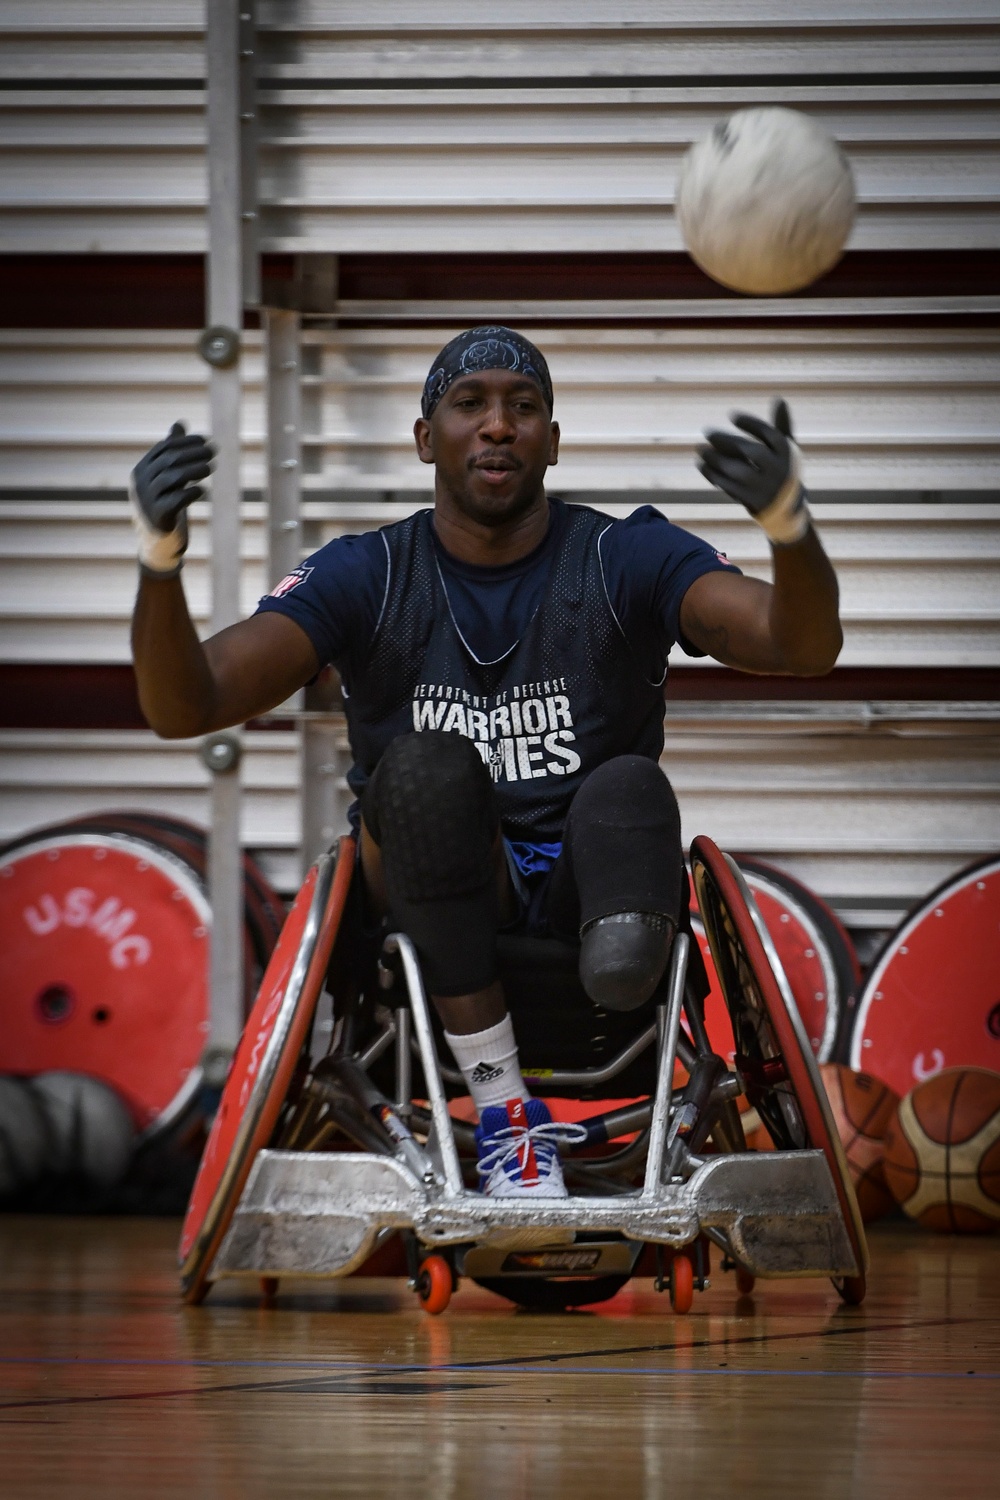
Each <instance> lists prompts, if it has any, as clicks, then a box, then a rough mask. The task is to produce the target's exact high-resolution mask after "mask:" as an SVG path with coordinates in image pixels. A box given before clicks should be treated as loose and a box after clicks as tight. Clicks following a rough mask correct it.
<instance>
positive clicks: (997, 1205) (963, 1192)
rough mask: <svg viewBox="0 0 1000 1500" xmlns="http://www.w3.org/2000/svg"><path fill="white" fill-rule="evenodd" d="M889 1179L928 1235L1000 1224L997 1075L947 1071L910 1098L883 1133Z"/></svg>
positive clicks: (999, 1085)
mask: <svg viewBox="0 0 1000 1500" xmlns="http://www.w3.org/2000/svg"><path fill="white" fill-rule="evenodd" d="M883 1165H884V1171H885V1179H886V1182H887V1183H888V1185H889V1189H890V1191H891V1192H892V1195H893V1197H894V1198H895V1199H896V1201H897V1202H898V1203H900V1204H902V1206H903V1208H904V1209H905V1210H906V1212H907V1213H908V1214H909V1215H910V1217H911V1218H913V1219H916V1220H917V1222H918V1223H919V1224H923V1225H924V1226H925V1227H926V1228H928V1229H941V1230H945V1231H950V1232H951V1233H952V1234H984V1233H986V1232H988V1231H989V1230H991V1229H996V1228H997V1226H998V1225H1000V1073H991V1072H989V1071H988V1070H987V1069H986V1068H946V1069H945V1070H944V1072H943V1073H936V1074H935V1075H934V1077H933V1078H928V1079H926V1080H925V1081H924V1082H923V1083H921V1084H918V1086H917V1087H916V1088H915V1089H912V1090H911V1091H910V1093H908V1094H907V1096H906V1098H905V1099H904V1100H903V1101H902V1103H901V1104H900V1106H899V1108H898V1110H897V1111H896V1114H895V1116H894V1118H893V1120H892V1121H891V1123H890V1125H889V1129H888V1130H887V1131H886V1137H885V1159H884V1164H883Z"/></svg>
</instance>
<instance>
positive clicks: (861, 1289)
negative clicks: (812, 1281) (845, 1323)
mask: <svg viewBox="0 0 1000 1500" xmlns="http://www.w3.org/2000/svg"><path fill="white" fill-rule="evenodd" d="M831 1279H832V1281H833V1284H834V1286H835V1287H836V1288H837V1292H838V1294H839V1296H840V1298H841V1300H842V1301H844V1302H846V1303H847V1305H848V1307H860V1306H861V1304H862V1302H863V1301H864V1300H865V1292H866V1291H867V1290H868V1284H867V1282H866V1280H865V1278H864V1276H834V1277H832V1278H831Z"/></svg>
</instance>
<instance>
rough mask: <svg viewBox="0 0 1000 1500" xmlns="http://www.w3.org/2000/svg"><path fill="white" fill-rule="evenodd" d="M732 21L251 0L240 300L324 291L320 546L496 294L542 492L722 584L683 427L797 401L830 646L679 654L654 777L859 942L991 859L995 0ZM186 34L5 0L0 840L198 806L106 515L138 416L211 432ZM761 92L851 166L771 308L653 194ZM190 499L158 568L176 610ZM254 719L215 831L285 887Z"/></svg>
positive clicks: (161, 20)
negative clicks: (618, 519)
mask: <svg viewBox="0 0 1000 1500" xmlns="http://www.w3.org/2000/svg"><path fill="white" fill-rule="evenodd" d="M758 9H759V8H758V7H754V6H746V7H739V8H738V12H737V15H736V17H735V19H734V7H733V6H732V4H723V3H721V0H718V3H716V4H714V5H703V6H700V7H698V10H697V15H696V16H695V17H692V12H691V9H690V7H689V6H685V7H681V6H680V5H679V4H677V3H672V0H662V3H656V4H651V3H650V4H637V3H632V4H629V5H626V6H625V7H624V8H622V7H619V15H618V19H616V21H614V22H608V21H607V20H606V19H605V17H606V16H607V10H606V7H598V6H597V5H596V3H592V0H582V3H581V0H576V3H574V4H573V5H572V6H570V5H568V4H562V3H554V0H552V3H549V4H548V5H546V6H544V7H541V8H540V7H538V6H537V5H534V4H532V5H529V4H527V3H520V4H519V3H515V0H511V3H510V4H508V5H507V6H506V7H505V8H504V12H503V15H502V18H501V19H499V20H497V21H496V22H493V21H492V20H490V18H488V17H487V18H486V19H485V20H481V19H479V18H478V17H477V18H475V19H474V21H473V20H470V13H469V8H468V7H467V6H459V5H457V4H455V3H444V4H439V5H438V6H436V7H434V10H433V18H432V24H431V23H429V21H428V14H429V12H428V7H426V6H418V5H416V4H415V3H404V0H384V3H368V4H366V5H364V6H361V5H357V4H352V3H343V4H336V3H333V0H301V3H290V0H282V3H279V0H273V3H271V4H263V3H260V4H258V5H257V21H258V56H257V59H256V62H257V68H258V90H259V92H258V106H259V108H258V120H257V121H256V122H255V123H256V127H257V128H258V130H259V139H258V148H259V156H258V163H257V172H256V174H255V181H256V192H257V202H256V206H255V208H254V210H253V211H254V212H256V213H257V214H258V216H259V218H258V223H259V228H260V247H261V250H262V252H263V253H264V256H265V261H264V279H265V295H266V296H267V297H268V298H269V299H270V300H272V301H275V302H281V301H286V302H293V303H295V304H296V305H299V306H305V307H306V308H307V309H308V308H312V309H313V310H314V313H315V315H314V316H313V317H312V319H311V320H309V321H308V322H307V326H306V331H305V333H304V336H303V341H302V411H303V424H304V432H303V451H302V457H303V470H304V473H303V491H304V497H305V508H304V518H305V534H306V535H305V539H306V544H307V547H308V548H309V549H310V550H311V549H312V548H313V547H315V546H317V545H319V544H320V543H321V542H322V541H325V540H327V539H328V538H329V537H331V536H333V535H336V534H338V533H339V532H342V531H345V530H358V529H361V528H363V527H366V526H372V525H378V524H381V523H382V522H383V521H385V520H388V519H391V518H394V517H396V516H398V515H401V514H403V513H405V511H406V510H408V509H409V508H411V507H412V506H413V505H415V504H419V503H425V502H426V499H427V498H428V497H427V492H426V482H427V474H426V471H425V470H423V469H422V467H421V466H420V465H419V464H418V463H417V462H416V460H415V458H414V457H413V455H412V453H411V451H410V447H409V443H410V439H409V430H410V427H411V425H412V418H413V414H414V413H415V411H416V405H417V397H418V393H419V388H420V383H421V381H422V378H423V375H424V373H425V370H426V367H427V364H428V362H429V359H430V357H431V355H432V354H433V352H434V351H435V349H436V348H437V347H439V345H440V344H441V343H442V342H443V340H444V339H445V338H446V337H447V336H448V335H449V333H450V332H451V331H453V329H454V328H455V326H458V325H461V324H463V323H469V322H471V321H474V320H477V319H481V318H483V317H495V316H502V317H504V318H505V319H507V320H508V321H511V322H515V323H520V324H521V325H523V326H525V327H526V328H527V329H529V331H531V332H532V336H533V337H535V338H536V339H537V341H538V342H539V343H540V344H541V345H542V347H543V348H544V349H545V350H546V352H547V354H549V356H550V360H551V365H552V371H553V377H554V380H555V384H556V392H557V403H558V415H559V418H560V421H561V423H562V425H563V430H564V442H565V447H564V457H563V459H562V460H561V462H560V466H559V468H558V469H557V470H556V471H555V472H554V474H553V476H552V478H553V484H552V489H553V491H554V492H555V493H560V494H564V495H566V496H567V497H569V498H576V499H584V500H591V501H593V502H594V503H597V504H599V505H601V506H602V508H607V509H610V510H612V511H614V512H615V513H623V512H624V510H626V509H628V508H631V507H632V506H634V505H636V504H639V503H645V502H647V501H653V502H654V503H657V504H660V505H662V507H663V509H664V510H665V512H666V513H667V514H668V515H670V517H671V518H672V519H673V520H675V521H678V522H680V523H681V524H684V525H689V526H690V527H691V528H692V529H693V530H695V531H698V532H699V533H700V534H702V535H704V536H706V537H708V538H709V539H710V540H711V541H713V542H714V543H715V544H716V545H718V546H720V548H722V549H723V550H725V551H727V552H728V553H729V555H730V556H731V557H732V558H733V559H734V560H735V561H737V562H738V563H739V564H740V566H742V567H744V568H746V569H747V570H748V571H760V570H764V569H765V568H766V546H765V544H764V540H763V538H762V537H761V536H760V534H759V533H758V531H757V530H756V528H754V527H753V526H752V524H751V523H749V521H748V520H747V519H746V518H745V516H744V515H743V514H742V512H740V511H739V509H738V507H735V506H734V505H732V504H731V503H729V502H728V501H723V500H718V499H716V498H715V497H714V495H713V492H711V491H710V490H709V489H708V488H707V487H706V486H704V485H703V484H702V482H701V480H700V479H699V477H698V476H697V474H696V473H695V471H694V468H693V465H692V462H691V454H692V448H693V445H694V442H695V441H696V438H697V433H698V430H699V428H700V427H701V426H702V425H703V424H705V423H708V422H713V421H716V420H718V419H719V418H720V417H723V416H724V415H725V414H726V412H727V411H729V410H731V409H732V408H733V407H734V406H736V405H740V404H746V405H749V406H751V407H752V408H755V409H758V410H762V409H764V408H765V406H766V404H767V402H768V401H769V400H770V398H771V397H772V396H773V395H775V394H777V393H779V392H780V393H781V394H783V395H785V396H786V397H787V398H788V399H789V401H790V402H791V406H792V411H793V413H794V416H795V420H796V423H797V427H798V430H799V432H800V434H801V436H802V440H803V447H804V452H805V459H806V464H807V474H808V478H809V482H810V487H811V489H812V491H813V493H814V495H815V496H816V499H817V504H816V507H815V509H816V514H817V516H818V518H819V520H820V524H821V526H822V528H823V534H824V537H825V539H826V541H827V543H828V546H829V548H830V551H831V553H832V555H833V557H834V560H835V562H836V564H837V567H838V572H839V574H840V577H841V583H842V589H843V596H844V612H845V624H846V637H847V640H846V646H845V651H844V655H843V657H842V661H841V665H840V667H838V669H837V672H836V673H835V674H834V675H833V678H832V679H827V680H824V682H823V683H822V684H797V683H789V684H783V683H780V682H772V681H767V682H762V681H760V680H757V679H750V678H734V677H733V674H728V673H725V672H724V671H722V670H721V669H712V668H710V667H707V666H706V665H705V664H704V663H695V664H691V663H689V662H688V661H687V660H686V659H685V658H683V657H680V658H679V659H678V661H677V662H676V670H675V671H674V673H673V691H672V695H671V698H670V700H669V702H668V710H667V712H668V749H667V754H666V756H665V766H666V767H667V769H668V770H669V773H670V775H671V777H672V778H673V779H674V781H675V784H676V785H677V788H678V791H679V794H680V797H681V802H682V808H683V810H684V814H685V824H686V833H687V834H688V835H689V836H690V834H692V833H694V832H696V831H704V832H708V833H711V834H712V835H713V836H714V837H716V838H717V839H718V840H719V841H720V842H721V843H723V844H724V845H726V846H728V847H730V848H733V849H737V850H743V851H746V852H753V853H758V854H762V855H766V856H768V857H770V858H772V859H774V860H775V861H776V862H778V863H782V864H784V865H786V866H787V867H788V868H789V869H791V870H792V871H793V872H795V873H797V874H799V875H800V876H801V877H802V878H804V879H805V880H807V881H808V882H809V883H810V884H812V885H813V886H815V887H816V888H817V889H818V890H820V891H821V892H822V893H823V894H824V895H826V896H827V897H829V898H832V899H833V900H834V901H835V902H836V904H837V905H838V906H839V908H840V909H841V911H842V913H843V914H844V915H845V916H846V917H847V919H848V921H849V922H850V923H851V925H853V926H855V927H863V926H869V927H872V928H877V927H880V926H887V925H890V924H891V923H892V922H893V921H894V920H895V917H896V915H898V913H899V912H900V911H901V910H902V909H903V908H904V907H905V906H906V905H907V904H908V903H909V902H910V901H912V900H913V899H915V898H916V897H917V896H918V895H919V894H920V893H922V892H923V891H925V890H926V889H927V888H928V887H929V886H931V885H932V884H934V883H935V882H936V881H938V880H940V879H941V878H943V877H944V876H945V875H946V874H948V873H949V872H950V871H951V870H953V869H955V868H956V867H958V866H960V865H961V864H963V863H965V862H967V861H968V860H971V859H972V858H974V857H976V856H977V855H979V854H982V853H986V852H988V851H989V850H991V849H994V848H996V847H997V845H998V844H1000V772H998V769H997V768H998V766H1000V756H998V754H997V750H998V748H1000V725H998V721H1000V711H998V709H997V681H998V671H997V669H998V667H1000V589H998V558H1000V485H998V480H997V472H998V471H997V457H998V448H1000V423H998V420H997V411H998V410H1000V404H998V402H997V385H998V383H1000V382H998V374H1000V358H998V354H1000V329H998V327H997V323H998V318H997V314H998V311H1000V284H998V282H1000V275H998V271H997V265H998V261H997V256H996V249H997V244H998V240H1000V208H998V204H997V195H996V192H995V183H996V180H997V170H998V156H1000V151H998V145H997V132H996V119H997V110H996V105H997V96H998V94H1000V82H998V80H1000V74H998V73H996V72H995V71H994V72H989V71H986V69H987V66H988V64H989V62H990V59H991V57H993V56H995V55H996V44H997V40H998V34H1000V23H998V21H997V18H996V12H995V7H994V6H993V5H992V4H990V3H988V0H965V3H963V5H962V6H961V7H960V8H958V9H957V11H956V12H955V13H950V14H948V16H947V19H943V18H942V14H943V13H941V11H940V7H939V6H938V5H936V4H930V3H926V0H925V3H918V0H905V3H904V0H892V3H889V0H881V3H880V4H879V5H878V6H877V7H872V6H871V5H868V6H864V5H861V4H860V3H849V0H825V3H819V4H817V3H807V4H804V5H803V4H802V3H791V0H784V3H782V0H774V3H772V4H771V5H769V6H768V8H767V17H768V19H767V21H766V22H763V21H759V20H757V19H756V17H755V14H754V12H756V11H757V10H758ZM873 10H875V11H876V12H877V13H876V14H874V15H873V14H872V12H873ZM494 24H495V25H496V27H497V30H496V32H492V31H491V30H490V27H491V26H492V25H494ZM203 27H204V16H203V6H202V5H200V4H197V3H191V0H164V3H163V4H161V5H160V6H158V7H157V9H156V13H155V15H153V14H152V13H151V12H150V11H149V8H148V7H146V6H142V5H136V4H134V3H130V0H101V3H98V0H45V3H44V4H42V5H38V4H29V3H27V0H23V3H11V4H8V5H7V6H6V7H5V9H4V14H3V17H2V18H0V34H5V36H4V40H5V48H4V59H3V61H2V62H0V82H2V83H3V85H4V86H3V89H2V91H0V181H2V183H3V184H4V187H3V189H2V190H0V191H2V199H0V256H2V260H0V266H2V267H3V270H4V275H3V276H2V277H0V324H2V325H3V326H2V328H0V383H2V387H3V390H4V403H3V404H4V417H3V421H2V430H0V448H2V451H3V461H4V462H3V478H2V480H0V484H2V490H0V661H2V662H3V663H6V666H0V677H2V681H3V684H4V692H3V694H2V695H0V696H2V702H3V705H4V709H3V715H4V725H5V727H4V728H3V729H2V730H0V759H2V763H3V769H2V774H0V780H2V782H3V784H4V788H5V790H4V791H3V792H2V793H0V836H2V837H6V836H10V835H13V834H15V833H18V832H20V831H22V830H23V829H26V828H29V827H32V826H37V825H38V824H40V823H43V822H45V821H48V820H50V819H53V818H56V817H63V816H66V815H68V814H69V813H72V812H78V811H79V812H82V811H87V810H90V809H95V808H111V807H120V806H123V805H128V806H132V807H139V808H150V809H153V808H158V809H167V810H173V811H176V812H178V813H180V814H182V815H184V816H193V817H195V818H197V819H199V820H202V821H204V820H205V819H206V817H207V773H206V772H205V771H204V769H203V767H202V766H201V763H200V761H199V760H198V759H197V757H196V755H195V753H194V747H193V746H190V745H186V744H180V745H178V744H171V745H165V744H161V743H159V742H157V741H156V740H155V739H154V738H153V736H152V735H150V734H148V733H147V732H145V731H143V730H142V729H141V728H140V727H138V721H137V720H136V719H135V708H134V697H130V691H131V690H130V684H129V679H128V670H127V661H128V645H127V620H128V614H129V610H130V607H131V601H132V596H133V589H134V562H133V547H132V541H131V534H130V530H129V525H128V520H127V514H126V509H125V501H124V488H125V482H126V477H127V474H128V470H129V469H130V467H131V466H132V464H133V463H134V462H135V460H136V458H137V457H138V456H139V454H140V453H141V452H142V451H143V450H144V449H145V448H146V447H147V446H148V445H149V444H150V443H151V442H152V441H154V440H155V439H156V438H157V437H158V436H160V435H161V433H162V431H163V430H164V429H165V426H166V425H167V423H168V422H169V421H170V420H172V419H173V418H174V417H176V416H181V417H184V418H186V419H187V420H189V421H191V422H192V423H195V424H200V423H202V422H203V421H204V415H205V409H206V381H205V367H204V365H203V364H201V362H200V361H199V359H198V357H197V354H196V352H195V347H194V346H195V339H196V337H197V332H198V330H199V329H200V327H201V324H202V320H203V306H202V299H201V278H202V266H201V256H202V254H203V251H204V248H205V226H204V204H205V183H206V170H205V156H204V134H205V131H204V34H203ZM758 102H759V103H767V102H781V103H786V104H791V105H793V106H794V107H796V108H800V109H805V110H807V111H809V112H813V113H815V114H816V115H817V117H818V118H820V119H821V120H822V121H823V122H824V123H825V124H826V125H827V126H828V127H829V128H830V129H831V130H832V131H833V132H834V133H835V134H836V135H837V136H838V137H839V138H840V140H841V141H842V142H843V144H844V146H845V149H846V150H847V152H848V154H849V156H850V158H851V161H852V165H853V167H854V170H855V173H856V177H857V183H858V190H859V200H860V208H859V217H858V223H857V227H856V230H855V234H854V236H853V238H852V241H851V251H850V253H849V254H848V256H847V258H846V259H845V261H844V262H843V263H842V265H841V266H840V267H839V268H837V270H836V271H835V272H834V273H832V274H831V276H830V277H828V278H826V279H825V280H824V282H823V283H822V284H821V285H820V286H818V287H816V288H813V289H811V290H810V292H809V293H808V294H805V295H803V296H800V297H795V298H784V299H780V301H756V300H752V299H744V298H735V297H731V296H729V295H728V294H726V293H724V292H723V291H722V289H721V288H718V287H717V286H715V285H714V284H713V283H711V282H709V281H708V280H707V279H706V278H704V277H702V276H701V275H700V274H699V273H697V272H696V271H694V270H693V268H692V267H691V265H690V263H689V262H688V261H687V258H686V257H685V256H683V254H681V246H680V240H679V237H678V234H677V229H676V224H675V222H674V219H673V215H672V211H671V202H672V196H673V188H674V182H675V179H676V173H677V169H678V166H679V163H680V160H681V158H682V156H683V153H684V151H685V150H686V147H687V145H688V143H689V142H690V140H692V139H693V138H695V137H696V136H697V135H699V134H701V133H702V132H703V131H704V130H705V129H706V128H707V126H708V124H709V123H710V122H711V121H712V120H714V119H715V118H717V117H718V116H719V115H721V114H724V113H725V112H726V111H727V110H729V109H731V108H733V107H739V106H741V105H746V104H751V103H758ZM248 322H249V323H250V324H251V325H252V324H254V323H255V322H256V320H255V319H254V318H253V316H252V315H251V317H250V318H249V319H248ZM260 350H261V335H260V333H259V331H257V329H256V328H255V327H254V326H250V327H248V329H247V332H246V357H245V359H244V379H245V391H246V401H245V405H244V423H245V434H244V455H245V466H244V475H243V479H244V484H245V487H246V494H247V499H246V502H245V507H244V509H245V521H246V524H245V527H244V539H243V550H244V568H243V599H244V605H245V607H246V608H247V609H251V608H252V607H253V604H254V602H255V600H256V598H257V597H258V596H259V594H260V593H261V592H263V588H264V567H263V556H264V546H265V538H264V516H263V503H262V500H261V498H260V496H261V493H262V490H263V486H264V476H265V453H264V439H265V433H264V416H263V410H264V402H263V390H262V381H263V373H262V361H261V353H260ZM199 509H200V510H201V511H202V515H201V516H200V517H199V516H198V514H197V511H198V510H199ZM204 511H205V507H199V508H196V514H195V519H194V526H193V538H192V548H191V553H190V562H189V565H188V568H187V570H186V580H187V583H188V587H189V591H190V595H191V597H192V600H193V602H194V604H195V607H196V609H197V611H198V612H199V614H200V616H201V617H202V619H203V620H204V619H205V618H206V616H207V587H208V570H207V567H206V563H205V545H206V528H205V525H204ZM248 745H249V753H248V756H247V760H246V762H245V783H246V786H247V796H246V799H245V819H246V823H245V829H244V836H245V839H246V841H247V843H248V844H250V845H251V846H253V847H254V848H255V849H257V850H260V851H262V853H263V857H264V858H265V861H266V862H267V863H268V865H269V867H270V868H271V870H272V873H273V874H274V875H275V876H276V877H277V879H278V881H279V883H280V884H282V885H283V886H284V888H285V889H290V888H291V887H292V886H293V884H294V882H295V879H296V875H297V850H298V847H299V842H300V828H299V803H298V796H297V790H296V788H297V779H298V760H297V753H298V752H297V736H296V732H295V730H294V727H293V726H292V725H291V723H290V722H289V721H283V722H280V723H279V725H278V726H277V727H270V728H264V727H260V728H254V729H252V730H251V731H250V732H249V735H248ZM765 767H766V774H765V770H764V768H765Z"/></svg>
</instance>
